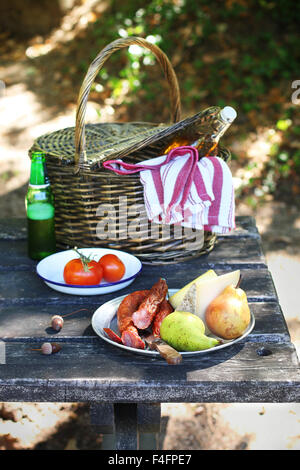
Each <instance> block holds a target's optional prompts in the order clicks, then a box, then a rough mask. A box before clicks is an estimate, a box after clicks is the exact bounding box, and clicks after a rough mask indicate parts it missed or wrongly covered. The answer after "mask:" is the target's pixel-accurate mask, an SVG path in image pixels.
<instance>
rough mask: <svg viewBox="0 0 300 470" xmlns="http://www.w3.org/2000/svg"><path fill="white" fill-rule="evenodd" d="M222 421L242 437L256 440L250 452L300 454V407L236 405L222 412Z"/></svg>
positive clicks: (296, 404)
mask: <svg viewBox="0 0 300 470" xmlns="http://www.w3.org/2000/svg"><path fill="white" fill-rule="evenodd" d="M220 417H222V419H224V420H225V422H227V424H228V425H229V427H230V429H232V430H233V431H235V432H237V433H238V434H240V435H244V434H247V435H249V434H250V435H251V436H252V439H251V440H250V442H249V444H248V449H249V450H300V404H299V403H288V404H286V403H258V404H256V403H255V404H252V403H234V404H230V405H228V406H227V407H225V408H223V409H220ZM271 429H272V432H270V430H271Z"/></svg>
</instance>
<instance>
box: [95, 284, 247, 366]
mask: <svg viewBox="0 0 300 470" xmlns="http://www.w3.org/2000/svg"><path fill="white" fill-rule="evenodd" d="M179 290H180V289H179V288H178V289H168V293H169V294H170V295H173V294H175V293H176V292H178V291H179ZM127 295H128V293H127V294H124V295H121V296H119V297H115V298H114V299H111V300H108V301H107V302H105V303H104V304H102V305H100V306H99V307H98V308H97V310H95V312H94V313H93V316H92V318H91V325H92V328H93V330H94V332H95V333H96V334H97V335H98V336H99V338H101V339H103V340H104V341H106V342H108V343H110V344H112V345H113V346H117V347H118V348H121V349H124V350H125V351H131V352H134V353H136V354H143V355H147V356H156V357H160V354H159V352H157V351H153V350H146V349H137V348H132V347H130V346H125V345H124V344H119V343H117V342H116V341H113V340H111V339H110V338H108V337H107V336H105V334H103V335H102V334H99V332H98V331H97V329H96V326H95V318H96V316H97V314H99V310H100V309H101V308H103V307H104V306H107V305H109V304H114V303H115V302H116V301H120V302H119V305H120V303H121V301H122V300H123V299H124V298H125V297H126V296H127ZM115 315H116V312H115ZM115 315H114V316H115ZM250 316H251V318H250V323H249V325H248V327H247V328H246V330H245V332H244V333H243V334H242V335H241V336H239V337H238V338H235V339H233V340H224V339H222V338H220V337H217V336H215V335H213V337H215V338H219V339H222V341H226V342H225V343H222V344H220V345H217V346H214V347H212V348H208V349H202V350H199V351H180V354H181V355H182V356H198V355H200V354H205V353H206V354H207V353H210V352H213V351H218V350H220V349H223V348H225V347H228V346H231V345H233V344H235V343H238V342H240V341H242V340H243V339H244V338H246V337H247V336H248V335H249V334H250V333H251V332H252V331H253V329H254V326H255V317H254V314H253V313H252V311H251V310H250ZM113 318H114V317H113Z"/></svg>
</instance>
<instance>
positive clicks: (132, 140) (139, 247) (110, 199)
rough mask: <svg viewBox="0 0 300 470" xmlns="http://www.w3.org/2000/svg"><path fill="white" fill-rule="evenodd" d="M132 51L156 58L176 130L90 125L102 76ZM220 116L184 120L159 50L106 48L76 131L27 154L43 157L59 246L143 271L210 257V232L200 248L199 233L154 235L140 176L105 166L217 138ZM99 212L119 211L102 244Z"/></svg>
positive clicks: (82, 99) (139, 41)
mask: <svg viewBox="0 0 300 470" xmlns="http://www.w3.org/2000/svg"><path fill="white" fill-rule="evenodd" d="M132 44H135V45H138V46H142V47H145V48H148V49H149V50H150V51H152V52H153V54H154V55H155V57H156V59H157V60H158V62H159V64H160V66H161V67H162V69H163V72H164V75H165V78H166V80H167V82H168V85H169V91H170V102H171V124H153V123H147V122H131V123H117V122H114V123H110V122H108V123H98V124H87V125H85V113H86V106H87V100H88V97H89V93H90V90H91V86H92V84H93V82H94V80H95V78H96V76H97V74H98V72H99V71H100V69H101V67H102V66H103V64H104V62H105V61H106V60H107V59H108V58H109V57H110V56H111V54H112V53H113V52H115V51H117V50H118V49H121V48H123V47H128V46H130V45H132ZM218 111H219V108H218V107H212V108H208V109H206V110H204V111H202V112H200V113H198V114H196V115H194V116H192V117H188V118H186V119H184V120H181V105H180V93H179V86H178V81H177V78H176V75H175V72H174V70H173V67H172V65H171V63H170V61H169V59H168V58H167V56H166V55H165V53H164V52H163V51H162V50H161V49H160V48H159V47H157V46H156V45H154V44H152V43H150V42H147V41H146V40H145V39H143V38H139V37H128V38H125V39H117V40H115V41H113V42H112V43H110V44H109V45H108V46H106V47H105V48H104V49H103V50H102V51H101V52H100V53H99V54H98V55H97V57H96V58H95V59H94V61H93V62H92V63H91V65H90V67H89V69H88V71H87V74H86V76H85V78H84V81H83V83H82V86H81V89H80V92H79V97H78V103H77V113H76V125H75V127H72V128H66V129H62V130H59V131H56V132H52V133H50V134H45V135H42V136H41V137H39V138H37V139H36V140H35V142H34V144H33V146H32V147H31V149H30V150H29V155H31V153H32V152H33V151H37V150H38V151H43V152H45V154H46V163H47V171H48V176H49V179H50V182H51V186H52V189H53V193H54V200H55V223H56V239H57V246H58V247H59V248H62V249H67V248H72V247H74V246H77V247H105V248H113V249H121V250H124V251H127V252H130V253H132V254H134V255H136V256H138V257H139V258H140V259H141V260H142V261H143V262H144V263H156V264H163V263H171V262H178V261H183V260H186V259H188V258H191V257H194V256H200V255H202V254H206V253H208V252H209V251H210V250H212V249H213V247H214V244H215V242H216V235H215V234H214V233H211V232H204V241H203V237H202V239H201V237H199V240H197V233H194V232H196V231H192V232H191V231H188V233H185V232H186V231H185V230H183V229H182V228H181V227H180V228H179V227H178V226H177V227H174V226H164V225H157V224H156V227H155V230H154V235H153V227H152V228H151V224H150V222H149V221H148V220H147V218H146V215H145V210H144V199H143V187H142V185H141V183H140V178H139V175H138V174H135V175H128V176H127V175H126V176H124V175H117V174H115V173H113V172H111V171H108V170H105V169H104V168H103V167H102V162H104V161H105V160H108V159H115V158H122V159H123V160H124V161H126V162H130V163H137V162H140V161H143V160H146V159H148V158H153V157H156V156H159V155H162V154H163V153H164V151H165V149H166V148H167V147H168V146H169V145H170V144H172V142H174V141H177V140H180V139H182V138H184V139H186V140H188V141H189V142H193V141H194V140H196V138H199V137H200V136H201V135H202V134H203V135H204V134H205V133H207V132H210V131H212V129H213V125H214V117H215V116H216V115H217V113H218ZM219 155H220V156H221V157H222V158H224V159H225V160H227V159H228V158H229V156H230V153H229V151H228V150H226V149H224V148H219ZM125 199H126V204H128V207H129V208H130V207H132V205H134V206H135V207H139V208H140V218H139V220H140V224H139V226H138V229H137V230H136V231H135V232H134V233H135V235H134V236H132V235H131V236H128V233H126V227H125V226H124V220H123V216H124V214H123V212H122V211H121V210H120V207H119V206H120V201H124V200H125ZM99 207H100V208H104V209H105V208H106V207H116V211H115V213H114V215H115V220H114V225H113V228H114V230H111V231H110V228H109V224H108V231H107V233H106V234H105V236H104V237H103V236H102V235H101V236H100V237H99V231H97V227H99V223H100V224H101V223H102V222H103V221H104V220H105V218H107V213H104V212H103V211H102V210H100V211H99ZM143 211H144V212H143ZM126 218H127V220H126V223H127V226H129V225H130V224H134V223H135V222H136V213H133V214H132V215H131V211H130V210H128V211H127V213H126ZM141 220H142V221H143V222H141ZM179 231H180V233H179ZM202 235H203V234H202ZM195 240H196V241H195Z"/></svg>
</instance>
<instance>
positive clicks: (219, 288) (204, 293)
mask: <svg viewBox="0 0 300 470" xmlns="http://www.w3.org/2000/svg"><path fill="white" fill-rule="evenodd" d="M240 275H241V273H240V270H239V269H237V270H236V271H230V272H228V273H225V274H222V275H221V276H217V277H216V278H214V279H208V280H204V281H203V282H200V283H198V284H196V300H195V307H194V311H192V313H194V314H195V315H198V317H200V318H201V319H202V320H203V321H204V322H205V312H206V309H207V307H208V306H209V304H210V303H211V302H212V301H213V300H214V299H215V298H216V297H218V295H220V294H221V293H222V292H223V290H224V289H225V287H227V286H230V285H231V284H232V285H233V286H236V285H237V284H238V282H239V280H240ZM209 332H210V329H209V327H208V325H207V324H206V328H205V334H209Z"/></svg>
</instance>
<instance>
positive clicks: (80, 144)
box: [75, 36, 181, 166]
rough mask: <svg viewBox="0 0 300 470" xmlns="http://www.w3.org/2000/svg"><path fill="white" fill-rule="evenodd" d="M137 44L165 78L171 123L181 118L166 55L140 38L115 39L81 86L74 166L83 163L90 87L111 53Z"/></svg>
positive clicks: (99, 57)
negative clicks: (149, 55) (168, 89)
mask: <svg viewBox="0 0 300 470" xmlns="http://www.w3.org/2000/svg"><path fill="white" fill-rule="evenodd" d="M132 44H137V45H138V46H142V47H145V48H147V49H150V51H152V52H153V54H154V55H155V56H156V58H157V59H158V62H159V63H160V65H161V67H162V69H163V72H164V75H165V78H166V80H167V82H168V84H169V88H170V100H171V119H172V121H173V122H174V123H175V122H178V121H180V117H181V103H180V91H179V85H178V81H177V77H176V75H175V72H174V69H173V67H172V65H171V63H170V61H169V59H168V57H167V56H166V54H165V53H164V52H163V51H162V50H161V49H160V48H159V47H158V46H156V45H155V44H152V43H150V42H148V41H146V40H145V39H143V38H140V37H134V36H130V37H128V38H121V39H116V40H115V41H113V42H111V43H110V44H108V45H107V46H106V47H105V48H104V49H102V51H101V52H100V53H99V54H98V55H97V57H96V58H95V59H94V60H93V62H92V63H91V65H90V66H89V68H88V71H87V73H86V76H85V78H84V80H83V83H82V85H81V88H80V91H79V96H78V101H77V111H76V127H75V165H76V166H77V165H79V164H80V162H84V161H85V156H86V154H85V113H86V105H87V100H88V97H89V93H90V90H91V86H92V84H93V82H94V80H95V78H96V76H97V74H98V72H99V71H100V69H101V67H102V66H103V64H104V62H105V61H106V60H107V59H108V58H109V57H110V56H111V55H112V53H113V52H115V51H117V50H118V49H121V48H123V47H127V46H130V45H132Z"/></svg>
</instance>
